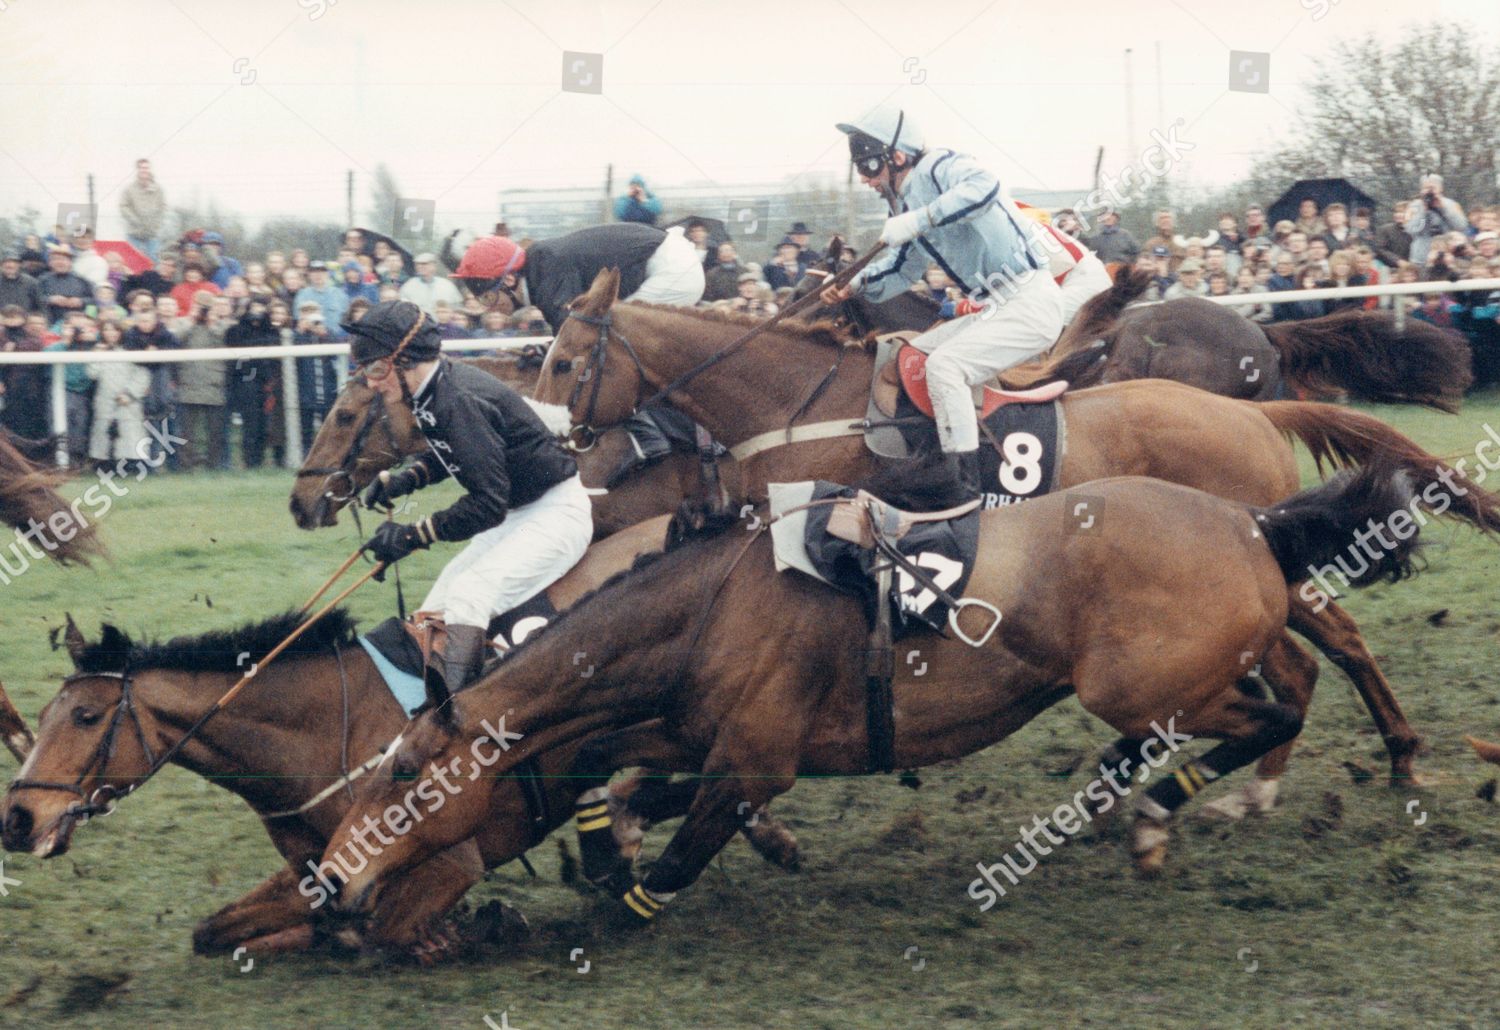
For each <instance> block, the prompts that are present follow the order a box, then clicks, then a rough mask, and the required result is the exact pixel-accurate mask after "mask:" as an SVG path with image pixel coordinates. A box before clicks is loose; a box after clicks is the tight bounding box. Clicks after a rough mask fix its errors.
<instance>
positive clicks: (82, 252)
mask: <svg viewBox="0 0 1500 1030" xmlns="http://www.w3.org/2000/svg"><path fill="white" fill-rule="evenodd" d="M73 274H74V275H77V276H82V277H83V278H85V279H87V280H88V281H89V285H90V286H98V285H99V284H100V283H104V282H108V281H109V262H108V261H106V260H104V256H103V255H102V254H100V253H98V252H97V251H95V250H94V230H93V229H92V228H90V227H89V226H87V225H85V226H84V227H83V228H81V229H79V230H78V232H77V233H75V234H74V235H73Z"/></svg>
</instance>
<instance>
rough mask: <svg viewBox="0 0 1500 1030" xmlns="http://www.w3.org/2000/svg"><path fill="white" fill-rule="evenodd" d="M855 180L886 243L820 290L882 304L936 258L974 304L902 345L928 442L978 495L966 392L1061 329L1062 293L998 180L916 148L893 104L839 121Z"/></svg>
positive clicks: (917, 139) (1033, 233) (974, 432)
mask: <svg viewBox="0 0 1500 1030" xmlns="http://www.w3.org/2000/svg"><path fill="white" fill-rule="evenodd" d="M838 129H839V131H841V132H843V133H846V134H847V135H848V137H849V155H850V159H851V160H852V161H853V162H854V166H855V169H856V170H857V171H858V172H859V177H860V179H861V180H862V181H863V182H864V183H865V184H866V185H867V186H870V187H871V188H873V189H875V190H876V191H877V192H879V193H881V195H883V196H884V197H885V198H886V200H887V202H888V203H889V204H890V207H891V217H890V218H889V219H888V220H887V221H886V223H885V228H884V229H883V230H882V231H881V234H880V239H881V241H882V242H884V243H885V244H886V245H887V246H889V247H890V248H891V250H890V251H889V252H888V253H886V254H883V255H881V256H880V257H879V258H877V259H875V260H874V261H872V262H871V263H870V264H869V266H868V267H866V268H865V269H864V270H863V271H861V272H860V273H859V274H858V275H857V276H855V277H854V279H853V280H851V282H850V283H849V285H848V286H846V287H843V288H842V289H839V288H830V289H828V290H825V291H824V295H823V300H824V302H825V303H829V304H834V303H839V302H841V301H843V300H846V299H848V298H849V297H850V296H852V295H854V294H856V293H859V294H862V295H863V296H865V297H866V298H868V299H869V300H871V301H876V302H878V301H882V300H885V299H886V298H888V297H891V296H893V295H895V294H897V293H899V292H900V291H902V290H904V289H907V288H908V287H909V286H910V285H911V284H912V283H915V282H916V281H917V280H918V279H919V278H920V277H921V276H922V273H923V272H924V271H926V269H927V268H928V266H929V265H932V264H936V265H937V266H938V267H940V268H941V269H942V270H943V271H944V272H946V273H947V274H948V278H949V279H951V280H952V281H953V282H954V284H955V285H957V286H958V288H959V289H960V290H962V291H964V293H966V294H968V295H969V297H971V298H972V299H974V300H975V301H980V302H983V306H982V307H981V308H980V310H979V311H978V312H976V313H974V314H970V315H965V316H963V317H961V318H955V319H953V320H951V321H948V322H945V323H943V324H942V325H939V326H938V327H936V328H935V329H932V330H930V331H928V332H925V333H923V334H922V335H921V336H918V337H917V338H916V339H915V340H913V341H912V345H913V346H915V347H916V348H917V349H918V350H921V351H923V352H924V353H926V354H927V355H929V357H928V359H927V388H928V391H929V393H930V394H931V396H932V406H933V412H934V415H935V416H936V421H937V429H938V444H939V446H940V447H941V448H942V451H943V455H944V462H945V464H946V465H947V466H948V468H949V472H950V474H951V475H952V477H953V482H954V487H955V491H956V493H957V494H958V495H959V496H960V497H962V498H963V499H970V498H973V497H977V496H979V493H980V483H979V424H978V420H977V418H976V416H975V413H974V402H973V398H972V394H971V390H970V388H971V387H972V386H974V385H976V384H978V383H982V382H985V381H987V380H989V379H990V378H992V377H993V376H994V375H995V374H996V373H998V372H1000V371H1002V370H1004V369H1007V368H1010V367H1011V366H1012V365H1016V364H1019V363H1021V362H1023V361H1025V360H1027V359H1028V358H1032V357H1035V356H1036V355H1037V354H1040V353H1041V352H1042V351H1044V350H1046V349H1047V348H1048V347H1050V346H1052V343H1053V341H1055V340H1056V339H1057V337H1058V334H1059V333H1060V332H1062V327H1063V298H1062V292H1061V290H1060V289H1059V288H1058V285H1057V283H1056V281H1054V279H1053V277H1052V275H1051V273H1050V272H1049V271H1048V255H1047V251H1046V250H1045V249H1044V244H1043V243H1042V241H1041V239H1040V238H1039V237H1038V235H1037V232H1038V229H1037V225H1036V223H1035V222H1033V221H1032V220H1031V219H1030V218H1027V217H1026V216H1024V215H1022V214H1021V213H1020V212H1019V211H1018V210H1017V209H1016V207H1015V205H1014V204H1013V203H1012V202H1011V200H1010V199H1009V198H1008V197H1007V196H1005V195H1004V194H1002V192H1001V189H1000V181H999V180H998V179H997V178H996V177H995V176H994V175H993V174H991V173H990V172H988V171H986V170H985V169H984V168H982V167H980V165H979V163H978V162H977V161H975V160H974V159H973V158H971V157H968V156H966V155H964V154H958V153H955V152H954V151H952V150H931V151H929V150H926V149H925V146H924V143H923V140H922V134H921V131H920V130H919V129H918V128H917V127H916V126H915V125H914V124H913V123H912V120H911V118H910V117H909V116H908V115H907V114H906V113H905V112H904V111H902V110H901V109H900V108H895V107H889V106H885V107H880V108H877V109H876V110H874V111H872V112H870V113H868V114H866V115H864V116H863V117H861V118H860V119H859V120H858V121H855V122H850V123H840V124H839V125H838Z"/></svg>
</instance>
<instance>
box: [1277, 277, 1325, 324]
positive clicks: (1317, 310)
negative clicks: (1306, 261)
mask: <svg viewBox="0 0 1500 1030" xmlns="http://www.w3.org/2000/svg"><path fill="white" fill-rule="evenodd" d="M1297 285H1298V288H1299V289H1303V290H1316V289H1319V288H1321V287H1324V286H1327V285H1328V282H1327V280H1325V279H1324V278H1323V270H1322V269H1321V268H1318V267H1316V266H1314V265H1308V266H1307V267H1306V268H1304V269H1302V270H1301V271H1300V272H1298V273H1297ZM1281 307H1282V310H1283V311H1284V312H1285V314H1283V315H1282V317H1281V319H1280V321H1290V320H1292V319H1302V318H1321V317H1323V316H1324V315H1326V314H1328V302H1327V301H1326V300H1299V301H1293V302H1292V303H1290V304H1283V305H1282V306H1281Z"/></svg>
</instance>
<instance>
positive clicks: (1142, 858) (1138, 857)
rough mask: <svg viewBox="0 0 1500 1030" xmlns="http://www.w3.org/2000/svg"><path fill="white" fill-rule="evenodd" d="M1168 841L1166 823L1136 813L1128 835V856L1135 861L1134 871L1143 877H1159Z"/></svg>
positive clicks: (1168, 835) (1168, 834) (1164, 861)
mask: <svg viewBox="0 0 1500 1030" xmlns="http://www.w3.org/2000/svg"><path fill="white" fill-rule="evenodd" d="M1170 839H1171V834H1170V832H1169V831H1168V830H1167V825H1166V823H1162V822H1158V821H1157V820H1155V819H1152V818H1151V817H1150V816H1146V815H1141V814H1140V813H1139V812H1137V813H1136V817H1135V825H1134V827H1132V829H1131V834H1130V856H1131V858H1133V859H1134V860H1135V871H1136V872H1137V873H1139V874H1140V875H1141V876H1144V877H1154V876H1159V875H1160V874H1161V871H1162V867H1163V866H1164V865H1166V863H1167V842H1168V841H1169V840H1170Z"/></svg>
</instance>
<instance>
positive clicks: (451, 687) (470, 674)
mask: <svg viewBox="0 0 1500 1030" xmlns="http://www.w3.org/2000/svg"><path fill="white" fill-rule="evenodd" d="M487 647H488V644H487V643H486V641H485V639H484V630H483V629H481V628H480V627H478V626H449V627H448V645H447V647H446V648H445V649H444V651H443V683H444V685H446V686H447V688H448V693H450V694H457V693H458V692H459V691H460V690H462V689H464V687H467V686H468V685H469V684H470V683H472V682H474V679H475V677H477V676H478V675H479V670H480V669H481V668H483V667H484V660H485V658H486V657H487V655H486V651H485V649H486V648H487Z"/></svg>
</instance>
